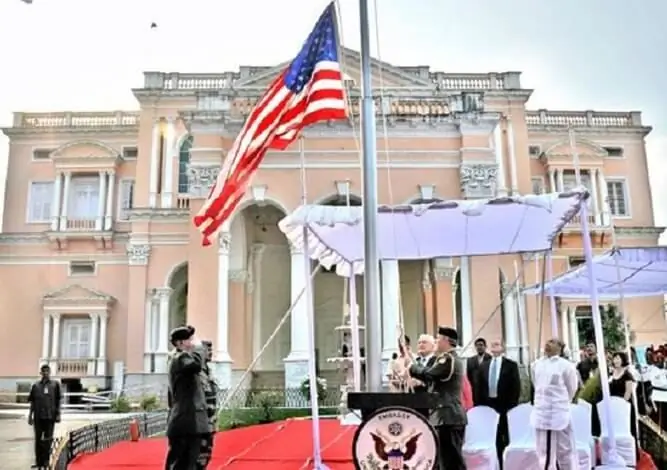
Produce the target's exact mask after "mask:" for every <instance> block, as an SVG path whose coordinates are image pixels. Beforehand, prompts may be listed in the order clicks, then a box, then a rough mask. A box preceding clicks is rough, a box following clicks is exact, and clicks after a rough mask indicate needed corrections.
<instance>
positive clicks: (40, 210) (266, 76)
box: [0, 50, 665, 391]
mask: <svg viewBox="0 0 667 470" xmlns="http://www.w3.org/2000/svg"><path fill="white" fill-rule="evenodd" d="M343 56H344V65H345V70H346V73H347V74H348V77H347V78H348V80H347V84H348V86H349V89H350V96H351V101H352V103H353V106H352V109H351V113H352V116H353V119H352V122H350V123H342V122H338V123H330V124H328V125H319V126H314V127H311V128H309V129H308V130H307V131H306V132H305V152H304V154H305V164H304V166H305V174H306V185H307V194H308V202H311V203H321V204H336V205H344V204H354V205H357V204H360V203H361V198H360V195H361V174H360V161H359V158H360V151H359V149H360V143H359V121H358V113H357V111H358V104H357V103H358V102H357V98H358V96H359V88H358V78H359V61H358V53H355V52H353V51H349V50H344V51H343ZM281 67H282V65H280V66H275V67H241V68H240V69H239V70H237V71H229V72H225V73H220V74H187V73H161V72H147V73H146V74H145V81H144V84H143V86H142V87H141V88H137V89H135V90H133V93H134V95H135V97H136V99H137V102H138V108H139V110H138V111H109V112H95V113H93V112H89V113H78V112H67V111H64V112H61V113H21V112H19V113H15V115H14V121H13V123H12V124H11V126H10V127H7V128H5V129H4V133H5V134H6V135H7V136H8V137H9V139H10V152H9V168H8V177H7V190H6V198H5V212H4V226H3V227H4V232H3V233H2V234H1V235H0V285H1V286H2V288H1V289H0V301H1V302H0V305H2V313H1V315H2V317H1V318H2V324H3V328H1V329H0V356H1V357H3V358H4V359H7V360H3V361H2V365H1V366H0V390H6V391H14V390H16V389H17V386H19V385H20V384H21V383H23V382H26V381H29V380H31V379H32V378H33V377H34V376H35V374H36V372H37V370H38V364H40V363H41V362H48V363H50V364H51V365H52V367H53V369H54V371H55V374H56V376H57V377H59V378H61V379H62V380H63V382H64V383H65V384H66V385H67V386H68V387H70V389H71V390H75V389H77V388H78V387H80V386H83V387H84V388H87V387H90V386H96V387H98V388H99V387H102V388H106V387H112V386H113V387H115V388H117V389H119V388H121V387H125V388H126V389H129V390H138V389H140V388H137V387H142V386H149V387H150V386H153V385H156V386H157V384H163V383H164V380H165V370H166V360H167V353H168V351H169V348H170V346H169V344H168V332H169V330H170V328H172V327H173V326H176V325H179V324H183V323H184V322H187V323H189V324H192V325H194V326H196V327H197V329H198V331H199V332H200V336H201V337H202V338H208V339H211V340H212V341H213V342H214V344H215V350H216V357H215V360H216V373H217V375H218V379H219V380H220V382H221V385H222V386H223V387H230V386H232V385H233V384H234V383H236V382H237V381H238V380H239V378H240V376H241V374H242V372H243V371H244V370H246V369H247V368H248V366H249V364H250V362H251V360H252V359H253V357H255V356H256V355H257V353H258V352H259V351H260V349H262V347H263V346H264V344H265V343H266V342H267V340H268V339H269V336H270V335H271V334H272V333H273V331H274V329H275V327H276V326H277V324H278V323H279V321H280V319H281V317H282V316H283V314H284V313H285V311H286V310H287V309H288V307H289V306H290V304H291V302H292V299H294V298H296V297H297V296H298V294H299V292H300V291H301V289H302V287H303V286H304V285H305V283H306V279H305V276H304V273H303V270H302V268H301V267H302V266H303V264H302V263H303V258H302V257H303V254H302V253H300V252H298V251H295V250H291V249H290V247H289V246H288V244H287V242H286V239H285V237H284V236H283V235H282V233H281V232H280V231H279V230H278V228H277V226H276V223H277V222H278V221H279V220H280V219H281V218H282V217H283V216H284V215H285V214H286V213H289V212H290V211H293V210H294V209H295V208H296V207H298V205H299V204H300V203H301V197H302V188H301V183H300V178H301V166H302V165H301V158H300V154H299V151H298V149H297V148H291V149H288V150H287V151H285V152H280V153H270V154H268V155H267V158H266V160H265V162H264V164H263V165H262V167H261V168H260V170H259V173H258V175H257V177H256V178H255V180H254V181H253V182H252V187H251V188H249V190H248V191H247V194H246V197H245V200H244V201H243V203H242V205H241V207H240V208H239V209H238V211H237V212H236V214H234V216H233V218H232V219H231V221H230V223H229V224H228V225H227V226H226V227H224V231H223V233H222V235H221V237H220V243H219V244H218V246H214V247H209V248H202V247H201V239H200V236H199V234H198V233H197V232H196V230H195V229H194V228H193V224H192V217H193V214H195V213H196V211H197V209H198V208H199V207H200V206H201V204H202V201H203V197H204V195H205V194H206V192H207V189H208V188H209V186H210V185H211V183H212V181H213V180H214V178H215V177H216V175H217V173H218V170H219V167H220V163H221V158H222V156H223V155H224V154H225V151H226V150H228V149H229V148H230V145H231V144H232V141H233V139H234V137H235V136H236V133H237V132H238V130H239V128H240V126H241V123H242V122H243V119H244V118H245V116H247V114H248V112H249V110H250V109H251V107H252V105H253V103H254V101H255V100H256V99H257V98H258V96H259V95H260V94H261V93H262V91H263V90H264V88H265V87H266V85H267V84H268V83H269V82H270V81H271V80H272V79H273V78H274V77H275V76H276V74H277V73H278V72H279V71H280V70H281ZM373 68H374V77H375V80H376V81H377V82H376V85H377V86H380V85H382V87H383V89H384V91H383V98H382V99H381V98H380V97H378V99H377V116H378V152H379V155H378V161H379V163H378V173H379V176H378V178H379V192H380V195H379V196H380V201H381V202H382V203H388V204H391V203H394V204H398V203H405V202H408V201H417V200H429V199H436V198H442V199H460V198H484V197H492V196H495V195H504V194H517V193H531V192H543V191H554V190H562V189H568V188H570V187H572V186H573V185H574V184H575V177H574V174H575V173H574V162H573V148H572V146H571V144H570V141H569V138H568V128H569V127H572V128H573V129H574V130H575V136H576V143H575V146H576V151H577V152H578V155H579V159H580V167H581V171H582V181H583V183H584V184H586V185H587V186H588V188H589V189H590V190H591V193H592V198H591V200H590V213H591V216H590V219H591V220H590V222H591V225H592V227H593V230H594V235H593V239H594V243H595V246H596V249H598V250H604V249H605V248H608V247H609V246H610V244H611V242H612V232H613V231H615V236H616V238H617V240H618V243H619V244H620V245H626V246H627V245H633V246H651V245H655V244H657V240H658V236H659V235H660V233H661V232H662V228H658V227H654V219H653V211H652V204H651V191H650V188H649V180H648V174H647V173H648V172H647V165H646V155H645V146H644V138H645V136H646V135H647V134H648V133H649V132H650V130H651V128H650V127H648V126H646V125H645V124H643V123H642V120H641V115H640V113H639V112H634V111H631V112H597V111H548V110H537V111H532V110H528V109H527V107H526V104H527V102H528V99H529V98H530V95H531V90H527V89H524V88H522V86H521V82H520V74H519V73H517V72H505V73H489V74H464V73H461V74H451V73H442V72H436V71H432V70H430V69H429V68H428V67H407V66H394V65H390V64H387V63H382V62H379V61H376V62H374V64H373ZM380 70H381V71H382V73H381V75H380V74H379V73H378V72H379V71H380ZM380 76H381V77H382V83H381V84H380V82H379V77H380ZM556 104H557V103H556ZM383 116H384V117H386V119H382V117H383ZM489 236H493V234H489ZM581 258H582V251H581V232H580V225H578V223H577V221H576V220H575V221H574V222H573V223H572V224H570V225H569V226H568V227H567V230H566V231H565V232H564V234H563V236H561V237H559V239H558V240H557V244H556V246H555V254H554V263H555V269H556V271H562V270H565V269H567V268H568V266H571V265H573V264H576V263H580V262H581ZM540 259H541V258H540ZM540 259H537V260H535V258H533V257H531V256H523V257H522V256H498V257H485V258H470V259H468V258H462V259H436V260H428V261H406V262H400V263H399V262H396V261H387V262H383V263H382V269H381V271H382V304H383V309H382V310H383V311H382V315H383V325H384V328H383V344H384V351H383V356H384V357H385V358H388V357H389V356H390V355H391V353H392V352H393V350H394V348H395V345H396V334H397V333H396V324H397V323H398V321H399V318H401V316H402V317H403V318H404V324H405V329H406V332H407V334H408V335H411V336H413V337H415V336H417V335H418V334H419V333H420V332H424V331H433V329H434V327H435V325H437V324H451V325H455V326H456V328H458V329H459V332H460V335H461V337H462V338H463V341H464V342H468V341H470V340H472V339H473V338H475V337H478V336H483V337H486V338H491V337H500V336H502V337H504V339H505V341H506V343H507V346H508V350H509V353H510V354H512V355H514V356H517V357H522V358H525V357H527V356H526V354H530V353H532V352H534V351H535V347H536V341H537V338H538V337H539V334H538V333H539V330H540V326H543V327H544V333H543V334H542V336H541V337H542V338H544V337H546V335H548V334H549V333H548V331H549V327H548V325H549V321H548V318H544V321H543V325H538V318H539V315H538V310H539V308H538V306H537V305H536V300H535V298H533V297H528V298H523V297H522V296H521V295H519V288H520V287H522V286H523V285H526V284H530V283H532V282H535V280H536V277H538V276H537V274H536V273H541V271H542V269H541V267H540V262H541V261H540ZM517 277H518V282H515V279H517ZM362 282H363V280H359V283H360V286H359V287H360V288H359V289H357V291H358V295H359V299H358V303H359V305H360V307H361V309H362V310H363V300H362V289H361V283H362ZM314 289H315V292H314V301H315V311H316V351H317V352H316V354H317V360H318V365H319V367H320V370H321V374H322V375H324V376H329V377H333V376H334V370H333V368H334V367H335V366H334V365H332V364H330V363H328V362H327V360H326V359H327V358H328V357H331V356H335V355H336V354H337V350H338V349H339V348H340V341H341V338H339V337H338V335H336V334H335V333H334V328H335V327H336V326H338V325H340V324H341V322H343V306H344V304H345V303H346V302H347V299H346V298H345V289H344V283H343V280H342V279H341V278H340V277H338V276H337V275H336V274H335V273H333V272H321V273H318V274H317V275H316V278H315V280H314ZM661 306H662V299H661V298H651V299H644V300H633V301H630V302H627V309H628V314H629V317H630V322H631V327H632V329H633V334H634V337H635V341H636V342H637V343H640V344H641V343H648V342H653V341H658V340H661V341H664V340H665V337H664V336H665V335H664V329H663V327H662V322H661V321H657V320H658V319H659V318H660V317H661V313H660V312H661V310H660V309H661ZM558 309H559V316H560V323H559V324H560V325H561V334H562V335H563V336H564V338H565V340H566V342H567V343H568V344H569V345H570V346H571V347H572V348H573V349H576V348H577V347H578V345H579V344H581V343H582V342H585V341H589V340H590V338H591V331H592V329H591V321H590V308H589V306H588V305H583V304H581V303H572V302H568V301H567V300H565V299H563V300H562V301H559V302H558ZM305 312H306V309H305V304H304V303H303V302H300V303H298V304H297V306H296V308H295V309H294V312H293V314H292V316H291V318H290V320H288V322H287V323H286V324H285V326H284V328H282V329H280V330H279V333H278V334H277V336H276V337H275V339H274V340H273V341H272V342H271V343H270V344H269V345H268V347H267V348H266V350H265V352H264V354H263V355H262V357H261V359H260V360H259V361H258V362H257V364H256V365H255V367H254V369H253V373H252V374H251V375H250V376H249V379H248V382H247V383H245V384H244V386H269V385H271V386H286V387H296V386H298V385H299V383H300V382H301V380H302V379H303V377H304V376H305V365H306V361H307V358H308V354H309V353H308V338H307V334H306V321H305V320H304V318H305V317H304V315H305ZM519 312H524V313H525V316H526V318H527V322H526V324H523V325H522V324H520V322H519V321H518V318H519ZM362 313H363V312H362ZM494 313H495V314H494ZM492 314H493V315H492ZM547 317H548V316H547ZM489 318H490V320H489ZM650 318H654V319H655V320H656V321H653V322H652V321H651V320H650ZM362 321H363V315H362ZM480 329H481V330H480ZM529 351H530V352H529Z"/></svg>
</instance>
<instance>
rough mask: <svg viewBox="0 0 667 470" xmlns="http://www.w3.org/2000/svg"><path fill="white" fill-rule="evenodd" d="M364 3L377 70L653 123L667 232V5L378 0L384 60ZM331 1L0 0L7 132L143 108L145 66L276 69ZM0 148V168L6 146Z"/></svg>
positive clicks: (610, 0) (664, 0) (346, 8)
mask: <svg viewBox="0 0 667 470" xmlns="http://www.w3.org/2000/svg"><path fill="white" fill-rule="evenodd" d="M369 1H370V3H371V9H372V12H371V27H372V29H373V31H372V42H373V51H374V54H375V55H376V57H379V58H380V59H382V60H385V61H387V62H390V63H394V64H399V65H430V66H431V67H432V68H433V69H435V70H444V71H447V72H489V71H498V72H500V71H506V70H519V71H522V72H523V76H522V84H523V86H524V88H533V89H535V93H534V94H533V97H532V98H531V101H530V102H529V107H530V108H533V109H537V108H548V109H574V110H585V109H595V110H612V111H613V110H623V111H627V110H641V111H642V112H643V116H644V122H645V123H647V124H649V125H652V126H653V127H654V131H653V133H652V134H651V135H650V137H649V138H648V151H649V164H650V168H651V177H652V182H653V198H654V207H655V211H656V217H657V223H658V224H661V225H665V224H667V184H665V182H666V181H667V160H666V159H667V112H665V106H666V105H667V99H665V94H664V90H665V89H667V60H666V58H667V32H666V31H667V29H665V18H667V0H503V1H499V2H498V1H496V2H493V1H490V0H459V1H454V0H377V3H379V8H378V10H377V25H378V26H379V28H378V29H379V31H378V36H379V46H380V47H379V50H378V47H377V46H378V44H377V41H376V28H375V26H376V15H375V14H374V12H375V8H374V3H375V2H373V1H372V0H369ZM327 3H328V1H327V0H242V1H236V2H234V1H231V0H180V1H179V0H94V1H93V0H33V3H32V5H26V4H24V3H23V2H22V1H21V0H0V45H1V46H0V50H1V51H2V55H1V57H0V58H1V60H2V62H1V63H2V66H0V125H3V126H5V125H9V124H10V122H11V112H12V111H17V110H25V111H56V110H74V111H77V110H107V109H110V110H115V109H127V108H130V109H133V108H136V107H137V105H136V103H135V101H134V99H133V97H132V94H131V93H130V88H132V87H139V86H141V84H142V76H141V72H142V71H144V70H149V69H152V70H158V69H159V70H161V71H180V72H221V71H226V70H234V69H236V68H237V67H238V66H239V65H240V64H243V65H271V64H274V63H278V62H281V61H282V60H286V59H288V58H289V57H290V56H292V55H294V54H295V53H296V52H297V51H298V49H299V47H300V45H301V43H302V41H303V40H304V39H305V37H306V34H307V32H308V30H309V29H310V28H311V27H312V26H313V24H314V21H315V20H316V18H317V16H318V15H319V13H320V11H321V10H322V9H323V8H324V6H325V5H326V4H327ZM340 9H341V15H342V17H343V23H342V36H343V37H342V40H343V43H344V44H345V45H346V46H348V47H351V48H358V44H359V27H358V0H341V1H340ZM151 22H156V23H158V25H159V27H158V30H157V32H155V31H153V32H151V31H150V29H149V26H150V23H151ZM0 146H1V147H0V162H5V161H6V154H7V150H6V149H7V145H6V141H0ZM0 166H3V167H4V165H0ZM3 179H4V178H3ZM659 183H660V184H659ZM10 203H11V201H10Z"/></svg>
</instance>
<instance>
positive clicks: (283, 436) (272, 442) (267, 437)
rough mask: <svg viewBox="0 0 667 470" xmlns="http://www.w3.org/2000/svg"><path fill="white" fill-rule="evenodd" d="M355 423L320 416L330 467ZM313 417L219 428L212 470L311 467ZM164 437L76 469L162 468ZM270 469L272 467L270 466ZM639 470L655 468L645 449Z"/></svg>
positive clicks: (339, 463)
mask: <svg viewBox="0 0 667 470" xmlns="http://www.w3.org/2000/svg"><path fill="white" fill-rule="evenodd" d="M355 430H356V427H355V426H341V425H340V424H339V423H338V420H336V419H323V420H321V421H320V442H321V449H322V458H323V460H324V463H325V464H326V465H327V466H328V467H329V469H331V470H352V469H353V468H354V465H353V464H352V437H353V436H354V431H355ZM312 449H313V439H312V421H311V420H309V419H294V420H287V421H281V422H279V423H271V424H263V425H259V426H251V427H247V428H241V429H235V430H232V431H226V432H221V433H218V434H217V436H216V441H215V447H214V448H213V459H212V461H211V464H210V465H209V470H223V469H224V470H256V469H258V468H263V467H265V466H266V465H267V464H268V463H269V462H270V464H271V465H270V468H271V470H299V469H303V470H310V469H312V462H311V458H312ZM166 453H167V441H166V439H164V438H162V439H147V440H143V441H139V442H121V443H120V444H116V445H115V446H113V447H111V448H110V449H107V450H105V451H104V452H100V453H98V454H94V455H84V456H81V457H79V458H77V459H76V460H75V461H74V462H72V463H71V464H70V466H69V467H68V468H70V469H72V470H110V469H121V468H129V469H134V470H156V469H163V468H164V458H165V455H166ZM267 468H269V467H267ZM637 470H657V469H656V466H655V465H654V464H653V461H652V459H651V457H650V456H648V455H647V454H645V453H643V452H642V455H641V458H640V462H639V465H637Z"/></svg>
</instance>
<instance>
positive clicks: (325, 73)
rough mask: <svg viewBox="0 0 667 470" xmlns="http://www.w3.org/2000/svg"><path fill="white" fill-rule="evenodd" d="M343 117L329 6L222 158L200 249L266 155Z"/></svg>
mask: <svg viewBox="0 0 667 470" xmlns="http://www.w3.org/2000/svg"><path fill="white" fill-rule="evenodd" d="M346 118H347V107H346V102H345V94H344V86H343V74H342V72H341V69H340V63H339V58H338V32H337V29H336V9H335V6H334V3H333V2H332V3H331V4H330V5H329V6H328V7H327V8H326V10H324V13H323V14H322V16H320V19H319V20H318V21H317V24H316V25H315V28H314V29H313V31H312V32H311V33H310V35H309V36H308V39H307V40H306V42H305V43H304V45H303V47H302V48H301V52H299V54H298V55H297V56H296V58H295V59H294V60H293V61H292V62H291V63H290V65H289V66H288V67H287V68H286V69H285V70H284V71H283V72H282V73H281V74H280V76H279V77H278V78H277V79H276V80H275V81H274V82H273V83H272V84H271V85H270V86H269V88H268V90H267V91H266V93H264V96H262V98H261V99H260V100H259V101H258V102H257V104H256V105H255V107H254V108H253V109H252V111H251V112H250V115H249V116H248V119H247V120H246V122H245V124H244V125H243V127H242V129H241V132H240V133H239V135H238V136H237V137H236V141H235V142H234V144H233V145H232V147H231V149H230V150H229V153H228V154H227V157H226V158H225V160H224V162H223V165H222V168H221V170H220V174H219V175H218V179H217V181H216V183H215V185H214V186H213V188H211V192H210V193H209V195H208V198H207V199H206V201H205V202H204V205H203V207H202V208H201V210H200V211H199V213H198V214H197V215H196V216H195V219H194V223H195V226H196V227H197V228H198V229H199V230H200V232H201V233H202V235H203V245H204V246H206V245H210V244H211V239H212V238H213V236H214V235H215V234H216V233H217V232H218V231H219V230H220V228H221V226H222V224H223V223H224V222H225V221H226V220H227V219H228V218H229V217H230V216H231V215H232V213H233V212H234V209H235V208H236V207H237V206H238V204H239V202H241V199H242V198H243V196H244V194H245V192H246V189H247V187H248V185H249V183H250V180H251V178H252V176H253V175H254V174H255V172H256V171H257V168H258V167H259V165H260V164H261V162H262V160H263V159H264V155H266V152H267V151H268V150H270V149H271V150H284V149H286V148H287V147H288V146H289V145H290V144H291V143H292V142H294V141H295V140H296V139H297V137H298V136H299V133H300V132H301V130H302V129H303V128H304V127H306V126H308V125H311V124H314V123H316V122H320V121H329V120H337V119H346Z"/></svg>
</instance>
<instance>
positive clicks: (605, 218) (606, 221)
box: [598, 170, 611, 225]
mask: <svg viewBox="0 0 667 470" xmlns="http://www.w3.org/2000/svg"><path fill="white" fill-rule="evenodd" d="M598 177H599V181H598V184H599V185H600V194H601V196H602V199H601V202H602V204H601V205H602V211H601V212H602V225H611V206H610V205H609V193H608V191H607V180H606V179H605V177H604V173H602V170H600V171H599V172H598Z"/></svg>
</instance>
